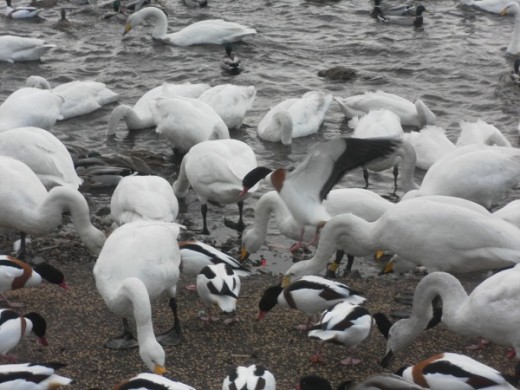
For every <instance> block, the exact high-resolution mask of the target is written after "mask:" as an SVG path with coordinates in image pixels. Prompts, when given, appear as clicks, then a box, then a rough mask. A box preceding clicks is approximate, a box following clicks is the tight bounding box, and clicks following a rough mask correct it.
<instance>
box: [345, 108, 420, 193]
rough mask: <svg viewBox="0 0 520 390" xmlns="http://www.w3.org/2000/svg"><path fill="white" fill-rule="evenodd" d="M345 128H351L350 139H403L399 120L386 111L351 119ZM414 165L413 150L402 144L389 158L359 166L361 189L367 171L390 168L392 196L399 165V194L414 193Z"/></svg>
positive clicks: (395, 187) (370, 112)
mask: <svg viewBox="0 0 520 390" xmlns="http://www.w3.org/2000/svg"><path fill="white" fill-rule="evenodd" d="M349 125H350V127H353V128H354V132H353V133H352V137H356V138H377V137H381V138H394V139H402V138H403V128H402V126H401V121H400V119H399V116H397V114H395V113H394V112H392V111H390V110H387V109H381V110H371V111H369V112H368V113H367V114H366V115H364V116H362V117H361V118H359V117H357V116H355V117H354V118H353V119H352V120H351V121H350V122H349ZM415 162H416V154H415V149H414V148H413V146H412V145H411V144H409V143H408V142H406V141H404V142H402V144H401V147H400V148H399V149H398V150H397V151H396V153H394V154H393V155H392V156H390V157H387V158H384V159H378V160H376V161H371V162H369V163H368V164H366V165H364V166H363V176H364V178H365V183H366V186H365V188H367V187H368V175H369V174H368V171H375V172H381V171H385V170H387V169H390V168H393V174H394V194H395V193H396V191H397V177H398V175H399V165H401V187H402V189H403V192H404V193H406V192H408V191H410V190H413V189H417V188H418V186H417V184H415V182H414V179H413V175H414V172H415Z"/></svg>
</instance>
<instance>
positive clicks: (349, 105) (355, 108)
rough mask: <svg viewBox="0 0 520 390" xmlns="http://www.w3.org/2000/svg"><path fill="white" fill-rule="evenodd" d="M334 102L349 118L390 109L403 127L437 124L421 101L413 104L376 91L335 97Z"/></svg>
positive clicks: (433, 116) (395, 96) (431, 113)
mask: <svg viewBox="0 0 520 390" xmlns="http://www.w3.org/2000/svg"><path fill="white" fill-rule="evenodd" d="M334 100H336V101H337V102H338V104H339V106H340V108H341V110H342V111H343V113H344V114H345V116H346V117H347V118H352V117H354V116H356V115H359V116H362V115H365V114H366V113H368V112H369V111H371V110H377V109H388V110H390V111H392V112H394V113H396V114H397V115H398V116H399V118H400V119H401V124H402V125H403V126H414V127H419V128H422V127H424V126H425V125H434V124H435V114H434V113H433V112H432V111H431V110H430V109H429V108H428V107H427V106H426V104H424V102H423V101H422V100H419V99H418V100H416V101H415V103H412V102H411V101H409V100H407V99H405V98H402V97H400V96H398V95H394V94H391V93H386V92H383V91H376V92H365V93H364V94H362V95H354V96H349V97H347V98H339V97H334Z"/></svg>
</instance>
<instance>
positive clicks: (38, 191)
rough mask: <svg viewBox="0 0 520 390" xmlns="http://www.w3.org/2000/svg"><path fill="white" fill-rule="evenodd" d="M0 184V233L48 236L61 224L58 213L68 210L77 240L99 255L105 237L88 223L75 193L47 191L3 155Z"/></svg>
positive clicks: (82, 202)
mask: <svg viewBox="0 0 520 390" xmlns="http://www.w3.org/2000/svg"><path fill="white" fill-rule="evenodd" d="M0 183H2V186H1V187H0V230H2V229H6V230H15V231H19V232H22V233H25V234H31V235H43V234H48V233H50V232H52V231H53V230H55V229H56V228H57V227H58V226H59V225H61V222H62V221H61V220H62V213H63V212H64V211H65V210H68V211H70V213H71V214H72V221H73V223H74V227H75V228H76V232H77V233H78V235H79V237H80V239H81V241H82V242H83V243H84V244H85V246H87V248H88V249H89V250H90V251H91V252H92V253H93V254H98V253H99V251H100V250H101V247H102V246H103V244H104V242H105V235H104V234H103V232H101V231H100V230H98V229H96V228H95V227H94V226H93V225H92V223H91V222H90V215H89V207H88V203H87V201H86V200H85V198H84V197H83V195H82V194H81V193H79V192H78V191H77V190H75V189H73V188H70V187H66V186H57V187H54V188H52V189H51V190H50V191H49V192H47V190H46V189H45V187H44V186H43V184H42V183H41V181H40V179H38V176H36V174H35V173H34V172H33V171H32V170H31V169H30V168H29V167H28V166H27V165H25V164H24V163H23V162H21V161H18V160H15V159H13V158H11V157H3V156H0ZM24 249H25V248H24V247H23V240H22V250H24Z"/></svg>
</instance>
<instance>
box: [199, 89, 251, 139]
mask: <svg viewBox="0 0 520 390" xmlns="http://www.w3.org/2000/svg"><path fill="white" fill-rule="evenodd" d="M255 97H256V88H255V87H253V86H252V85H251V86H239V85H233V84H222V85H217V86H215V87H213V88H210V89H207V90H206V91H204V92H203V93H202V94H201V95H200V96H199V99H200V100H202V101H203V102H205V103H207V104H209V105H210V106H211V107H212V108H213V109H214V110H215V111H216V112H217V114H218V115H219V116H220V117H221V118H222V120H223V121H224V123H225V124H226V126H227V127H228V129H238V128H239V127H240V126H241V125H242V122H243V121H244V118H245V116H246V113H247V111H249V110H250V109H251V107H252V106H253V102H254V101H255Z"/></svg>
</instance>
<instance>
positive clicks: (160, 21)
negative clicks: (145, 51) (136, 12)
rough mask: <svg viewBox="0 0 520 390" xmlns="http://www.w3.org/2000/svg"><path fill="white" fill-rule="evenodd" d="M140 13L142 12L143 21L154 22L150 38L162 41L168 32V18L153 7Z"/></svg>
mask: <svg viewBox="0 0 520 390" xmlns="http://www.w3.org/2000/svg"><path fill="white" fill-rule="evenodd" d="M140 12H143V14H144V17H143V18H144V19H153V20H154V28H153V30H152V37H153V38H156V39H163V38H164V37H165V36H166V33H167V31H168V18H167V17H166V15H165V14H164V12H162V11H161V10H160V9H158V8H154V7H146V8H143V9H141V11H140Z"/></svg>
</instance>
